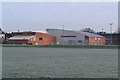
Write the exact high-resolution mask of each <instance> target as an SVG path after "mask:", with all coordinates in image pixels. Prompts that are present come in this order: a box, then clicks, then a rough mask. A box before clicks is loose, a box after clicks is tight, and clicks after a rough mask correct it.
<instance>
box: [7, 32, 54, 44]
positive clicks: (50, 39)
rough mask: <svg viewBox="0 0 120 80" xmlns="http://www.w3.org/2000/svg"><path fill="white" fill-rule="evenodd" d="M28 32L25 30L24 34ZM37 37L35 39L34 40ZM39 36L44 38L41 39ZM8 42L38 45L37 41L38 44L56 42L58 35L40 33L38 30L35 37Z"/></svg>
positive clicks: (9, 41)
mask: <svg viewBox="0 0 120 80" xmlns="http://www.w3.org/2000/svg"><path fill="white" fill-rule="evenodd" d="M26 34H27V32H24V33H23V35H26ZM34 38H35V40H34ZM39 38H42V40H39ZM8 43H11V44H28V43H30V44H32V45H36V43H38V45H49V44H56V37H54V36H52V35H49V34H46V33H39V32H36V33H35V35H34V37H33V38H31V39H29V40H8Z"/></svg>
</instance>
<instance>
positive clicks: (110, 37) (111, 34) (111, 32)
mask: <svg viewBox="0 0 120 80" xmlns="http://www.w3.org/2000/svg"><path fill="white" fill-rule="evenodd" d="M109 24H110V34H111V37H110V38H111V39H110V42H111V45H112V25H113V23H109Z"/></svg>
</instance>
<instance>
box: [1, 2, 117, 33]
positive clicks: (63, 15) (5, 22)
mask: <svg viewBox="0 0 120 80" xmlns="http://www.w3.org/2000/svg"><path fill="white" fill-rule="evenodd" d="M110 22H113V23H114V25H113V31H115V30H117V27H118V3H117V2H16V3H15V2H5V3H3V4H2V26H3V29H4V30H5V31H17V30H18V29H19V30H21V31H25V30H29V31H30V30H34V31H45V30H46V28H60V29H62V25H64V26H65V29H72V30H80V29H82V28H85V27H90V28H93V29H94V30H95V31H101V29H102V28H103V29H104V30H105V31H107V32H109V28H110V26H109V23H110Z"/></svg>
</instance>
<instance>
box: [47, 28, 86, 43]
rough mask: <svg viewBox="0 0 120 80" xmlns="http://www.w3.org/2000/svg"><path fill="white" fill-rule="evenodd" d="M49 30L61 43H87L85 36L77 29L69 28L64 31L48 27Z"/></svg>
mask: <svg viewBox="0 0 120 80" xmlns="http://www.w3.org/2000/svg"><path fill="white" fill-rule="evenodd" d="M47 32H48V33H49V34H51V35H53V36H56V38H57V42H58V43H59V44H65V45H81V44H85V36H84V35H83V34H79V33H77V32H75V31H69V30H64V31H63V30H60V29H47ZM61 36H76V37H61ZM78 41H82V42H81V43H79V42H78Z"/></svg>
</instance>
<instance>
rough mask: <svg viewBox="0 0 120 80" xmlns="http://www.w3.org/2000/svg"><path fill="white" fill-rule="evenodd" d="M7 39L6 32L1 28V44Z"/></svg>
mask: <svg viewBox="0 0 120 80" xmlns="http://www.w3.org/2000/svg"><path fill="white" fill-rule="evenodd" d="M4 41H5V33H4V32H3V31H2V29H1V28H0V44H2V43H4Z"/></svg>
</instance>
